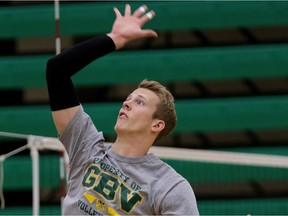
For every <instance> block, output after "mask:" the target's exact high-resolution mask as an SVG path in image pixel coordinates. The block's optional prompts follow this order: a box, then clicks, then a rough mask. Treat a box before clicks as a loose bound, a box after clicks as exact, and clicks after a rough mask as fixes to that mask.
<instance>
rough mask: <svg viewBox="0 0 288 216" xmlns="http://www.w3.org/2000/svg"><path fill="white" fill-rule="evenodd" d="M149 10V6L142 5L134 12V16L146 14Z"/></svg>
mask: <svg viewBox="0 0 288 216" xmlns="http://www.w3.org/2000/svg"><path fill="white" fill-rule="evenodd" d="M146 11H147V6H146V5H143V6H141V7H139V8H138V9H137V10H136V11H135V12H134V13H133V16H135V17H141V16H142V15H143V14H145V12H146Z"/></svg>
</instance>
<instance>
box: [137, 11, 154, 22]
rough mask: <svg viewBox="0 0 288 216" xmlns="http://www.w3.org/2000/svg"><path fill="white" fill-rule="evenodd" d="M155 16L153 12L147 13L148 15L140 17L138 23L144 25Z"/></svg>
mask: <svg viewBox="0 0 288 216" xmlns="http://www.w3.org/2000/svg"><path fill="white" fill-rule="evenodd" d="M154 16H155V12H154V11H153V10H152V11H149V12H148V13H146V14H144V15H143V16H142V17H140V23H141V24H142V25H144V24H145V23H146V22H148V21H149V20H151V19H152V18H153V17H154Z"/></svg>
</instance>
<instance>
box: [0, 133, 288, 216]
mask: <svg viewBox="0 0 288 216" xmlns="http://www.w3.org/2000/svg"><path fill="white" fill-rule="evenodd" d="M0 136H11V137H14V138H21V139H26V140H27V145H23V146H22V147H20V148H19V149H15V150H13V151H11V152H8V153H6V154H4V155H1V156H0V161H1V167H2V171H1V178H0V188H1V189H2V190H1V189H0V190H1V191H2V192H1V193H0V194H1V196H0V198H1V205H2V208H3V210H0V214H1V213H4V214H13V215H16V214H18V213H19V212H22V213H23V214H29V211H24V210H23V209H22V208H20V207H17V208H14V210H11V211H9V208H7V209H8V210H7V209H6V208H4V201H5V196H3V188H4V189H5V188H7V187H8V189H9V187H10V189H11V188H12V187H14V189H15V188H16V189H17V187H18V186H17V185H13V184H12V183H13V181H15V179H13V176H15V175H14V174H15V173H13V172H15V171H14V170H13V171H12V169H9V168H8V169H6V168H7V167H9V166H10V167H11V166H12V165H11V164H10V165H9V161H10V160H11V161H14V163H15V164H14V166H16V167H19V169H20V171H21V169H26V170H25V173H29V174H30V175H31V178H30V180H31V185H32V188H31V190H32V194H33V203H32V206H30V209H32V210H31V213H32V214H33V215H39V214H46V215H47V214H50V215H51V214H60V213H61V204H62V202H61V201H62V199H63V196H64V195H65V192H63V191H65V188H64V187H65V183H64V182H65V181H66V176H67V174H65V173H67V172H68V169H67V168H68V166H67V161H68V157H67V155H66V154H64V153H65V151H64V148H63V146H62V144H61V143H60V142H59V141H58V139H56V138H51V137H41V136H34V135H22V134H13V133H7V132H0ZM25 149H26V150H27V149H29V151H30V155H29V156H30V157H31V159H30V161H31V163H30V165H29V166H25V164H24V161H26V162H25V163H27V157H26V159H25V160H24V159H23V160H21V159H19V160H15V158H17V154H18V153H19V152H21V151H24V150H25ZM283 149H285V147H283ZM47 151H48V153H47ZM43 152H44V153H43ZM45 152H46V153H45ZM51 152H52V153H51ZM53 152H59V154H58V153H57V154H54V153H53ZM150 152H152V153H154V154H155V155H156V156H158V157H159V158H161V159H162V160H164V161H165V162H167V163H168V164H169V165H171V166H172V167H173V168H174V169H175V170H176V171H177V172H179V173H180V174H181V175H183V176H184V177H185V178H186V179H187V180H188V181H189V182H190V183H191V185H192V187H193V189H194V192H195V195H196V197H197V202H198V207H199V211H200V214H202V215H215V214H217V215H248V214H251V215H263V214H266V215H267V214H270V215H287V213H288V205H287V203H288V156H285V154H283V155H282V156H279V155H271V154H256V153H243V152H242V153H240V152H225V151H211V150H196V149H181V148H168V147H158V146H155V147H152V148H151V150H150ZM65 155H66V156H65ZM13 158H14V159H13ZM17 163H18V164H17ZM43 163H44V164H43ZM6 165H7V166H6ZM53 167H54V168H55V167H56V168H57V169H54V168H53ZM48 168H49V169H51V172H48V171H47V170H48ZM28 169H30V171H28ZM22 171H23V172H24V170H22ZM3 173H5V175H4V176H3ZM20 173H21V172H20ZM20 176H21V175H20ZM20 178H21V177H20ZM3 180H4V181H3ZM23 180H24V179H23ZM5 184H6V185H5ZM24 186H25V185H24ZM46 187H52V188H54V192H55V188H57V189H56V190H58V192H57V193H58V194H59V196H57V197H58V199H59V201H58V206H56V210H55V206H54V207H52V206H41V197H45V196H46V193H47V189H45V188H46ZM43 188H44V189H43ZM4 195H5V193H4ZM45 208H46V211H43V209H45ZM53 208H54V210H53ZM17 209H18V210H17ZM47 209H48V210H47ZM1 211H2V212H1Z"/></svg>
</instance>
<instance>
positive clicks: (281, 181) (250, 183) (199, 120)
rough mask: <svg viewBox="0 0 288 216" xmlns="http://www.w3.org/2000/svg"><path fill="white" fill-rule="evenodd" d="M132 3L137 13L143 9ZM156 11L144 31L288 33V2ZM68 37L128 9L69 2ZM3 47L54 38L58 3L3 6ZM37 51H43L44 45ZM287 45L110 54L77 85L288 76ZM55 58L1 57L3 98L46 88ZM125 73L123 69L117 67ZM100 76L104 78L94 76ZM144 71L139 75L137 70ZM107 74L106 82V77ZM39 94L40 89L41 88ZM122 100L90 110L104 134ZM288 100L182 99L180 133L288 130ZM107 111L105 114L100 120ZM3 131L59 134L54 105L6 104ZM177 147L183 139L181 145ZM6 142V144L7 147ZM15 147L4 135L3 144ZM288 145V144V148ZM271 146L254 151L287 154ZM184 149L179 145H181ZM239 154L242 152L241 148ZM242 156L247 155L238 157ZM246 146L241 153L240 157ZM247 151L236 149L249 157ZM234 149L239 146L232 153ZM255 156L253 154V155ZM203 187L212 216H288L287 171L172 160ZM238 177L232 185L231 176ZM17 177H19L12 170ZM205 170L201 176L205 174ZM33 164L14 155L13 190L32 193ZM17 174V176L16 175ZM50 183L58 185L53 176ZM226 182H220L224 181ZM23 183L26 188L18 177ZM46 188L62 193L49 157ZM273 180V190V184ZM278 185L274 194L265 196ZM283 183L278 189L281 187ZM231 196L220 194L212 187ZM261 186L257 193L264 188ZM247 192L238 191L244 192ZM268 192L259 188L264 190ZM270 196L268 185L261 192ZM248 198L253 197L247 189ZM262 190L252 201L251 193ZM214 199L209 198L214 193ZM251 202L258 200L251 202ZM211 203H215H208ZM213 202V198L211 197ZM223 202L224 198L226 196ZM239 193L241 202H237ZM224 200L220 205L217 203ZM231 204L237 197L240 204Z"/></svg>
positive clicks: (165, 6) (287, 148)
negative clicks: (47, 70)
mask: <svg viewBox="0 0 288 216" xmlns="http://www.w3.org/2000/svg"><path fill="white" fill-rule="evenodd" d="M142 4H143V2H141V1H134V2H131V6H132V8H136V7H138V6H140V5H142ZM145 4H147V5H148V6H149V8H153V9H154V10H155V11H156V14H157V15H156V17H155V19H153V20H152V21H151V22H150V23H148V24H147V26H145V28H146V27H147V28H153V29H155V30H156V31H157V32H159V34H161V33H167V32H174V31H177V32H181V31H188V32H189V31H191V32H193V31H205V30H219V31H221V30H223V29H247V28H273V27H283V28H286V27H287V26H288V15H287V11H288V2H284V1H251V2H250V1H242V2H241V1H235V2H229V1H215V2H214V1H183V2H177V1H171V2H161V1H151V2H145ZM60 5H61V8H60V13H61V16H60V17H61V22H60V23H61V35H62V37H66V38H67V37H75V38H81V37H91V36H94V35H97V34H102V33H106V32H109V31H110V28H111V25H112V23H113V20H114V12H113V9H112V8H113V7H114V6H116V7H118V8H120V9H123V8H124V5H125V3H124V2H83V3H79V2H78V3H69V2H63V3H62V2H61V3H60ZM0 29H1V31H0V42H1V41H4V42H5V41H7V40H8V41H17V40H19V39H37V38H52V39H53V37H54V34H55V27H54V5H53V3H52V2H50V3H48V2H47V3H41V4H32V3H30V4H23V5H21V4H20V5H17V4H16V5H9V6H1V5H0ZM35 46H37V44H36V45H35ZM287 53H288V40H287V41H285V42H283V43H269V44H264V43H262V44H257V43H256V44H249V43H247V44H244V45H239V44H237V45H232V46H224V45H223V46H209V45H206V46H198V47H181V48H179V47H177V48H170V49H155V48H154V49H151V50H150V49H135V50H126V51H123V52H122V51H121V53H119V52H117V53H116V52H115V53H111V54H110V55H108V56H106V57H105V58H101V59H99V60H98V61H97V62H94V63H92V64H91V65H89V66H88V67H86V68H84V69H83V72H82V73H81V74H77V75H76V76H75V77H74V78H73V79H74V81H75V83H76V85H77V87H79V88H90V87H95V86H96V87H111V86H114V85H115V86H116V85H122V86H125V85H129V84H137V83H138V82H139V81H141V80H142V79H144V78H148V79H155V80H158V81H160V82H163V83H165V84H166V83H167V84H172V85H173V84H176V83H181V82H191V83H195V82H196V83H199V82H200V83H201V82H209V81H212V82H213V81H216V82H217V81H225V82H229V81H231V82H232V81H235V80H261V79H275V78H277V79H279V78H280V79H284V80H285V79H287V76H288V55H287ZM51 56H52V55H51V53H39V54H30V55H28V54H27V55H22V54H21V55H20V54H19V55H18V54H17V53H16V54H15V55H10V54H9V55H2V56H0V92H4V94H5V93H6V92H9V91H11V92H13V91H24V90H27V89H34V88H36V89H37V88H40V89H46V81H45V68H46V62H47V60H48V59H49V58H50V57H51ZM116 69H117V70H116ZM98 71H99V73H101V76H95V73H97V72H98ZM135 71H137V73H135ZM99 77H101V79H99ZM35 91H37V90H35ZM120 106H121V102H120V101H113V102H93V103H83V107H84V109H85V110H86V111H87V112H88V113H89V114H90V115H91V117H92V119H93V120H94V121H95V122H96V124H97V127H98V128H99V129H100V130H102V131H103V132H104V135H107V136H111V137H113V136H115V132H114V130H113V127H114V123H115V120H116V116H117V113H118V111H119V108H120ZM287 107H288V95H287V93H285V92H284V93H281V94H261V95H246V96H239V95H232V96H231V95H229V97H200V98H185V99H177V98H176V108H177V113H178V124H177V127H176V129H175V131H174V132H173V134H172V136H174V137H176V138H177V137H179V136H181V135H183V134H198V135H199V134H200V135H203V134H205V133H230V132H231V133H232V132H235V131H236V132H239V131H240V132H243V133H250V132H254V131H286V130H288V112H287ZM99 113H101V115H99ZM0 126H1V127H0V131H8V132H14V133H23V134H34V135H41V136H52V137H55V136H56V130H55V128H54V124H53V121H52V118H51V113H50V109H49V105H48V101H46V103H44V104H43V103H42V104H33V103H31V104H25V103H23V104H20V105H19V104H17V105H8V106H7V105H5V106H1V107H0ZM175 140H176V139H175ZM2 142H3V143H2ZM9 142H14V140H13V139H12V140H11V138H9V139H7V138H5V137H0V146H1V145H2V146H3V145H7V143H9ZM287 144H288V143H287ZM287 144H286V145H282V146H271V147H273V150H274V151H271V149H268V150H265V152H264V150H263V148H261V147H259V148H258V146H257V143H256V144H255V146H253V152H256V153H257V152H258V153H263V152H264V153H265V154H269V153H271V154H273V153H272V152H274V153H275V152H278V153H279V154H281V155H287V154H288V145H287ZM175 145H176V146H177V143H175ZM238 147H239V146H238ZM239 149H240V150H239ZM241 149H242V150H241ZM243 149H245V148H244V147H243V148H242V147H241V146H240V147H239V148H238V149H237V150H236V149H235V151H240V152H241V151H244V152H245V151H247V152H249V149H245V150H243ZM230 150H231V151H233V148H230ZM250 150H251V149H250ZM278 153H275V154H278ZM166 161H167V163H169V164H170V165H171V166H172V167H174V168H175V169H176V170H177V171H178V172H179V173H181V174H182V175H183V176H185V177H186V178H187V179H188V180H189V182H190V183H191V184H192V186H193V187H194V186H195V188H194V189H195V193H196V196H197V195H198V194H197V193H198V192H199V197H200V198H199V200H198V205H199V210H200V213H201V214H203V215H212V214H218V215H227V214H230V215H231V214H237V215H242V214H245V215H247V214H252V215H253V214H258V215H261V214H277V215H285V214H287V213H288V205H287V202H288V194H287V189H284V190H282V192H281V193H280V192H279V190H280V189H279V187H280V186H283V187H287V182H288V170H287V169H280V168H279V169H274V168H273V169H272V168H255V167H248V166H235V165H225V164H213V163H212V164H211V163H204V162H203V163H201V162H187V161H181V160H180V161H179V160H166ZM233 169H234V170H235V171H234V172H232V174H231V175H230V176H229V178H227V176H225V174H226V173H227V172H231V170H233ZM9 170H14V171H15V172H13V173H12V172H9ZM199 170H200V172H198V171H199ZM31 172H32V171H31V159H30V156H29V155H21V156H15V157H12V158H9V159H7V160H6V161H5V162H4V174H5V179H4V192H5V193H6V192H7V193H9V192H11V191H12V192H13V191H17V190H31V189H32V184H31V181H32V180H31V179H32V175H31ZM15 173H17V176H16V178H15ZM47 176H48V177H49V178H47ZM215 176H217V178H216V177H215ZM19 178H21V179H22V180H21V181H18V179H19ZM40 181H41V184H40V185H41V187H42V188H41V189H47V188H52V189H55V188H57V187H58V186H59V183H60V182H59V158H58V156H56V155H49V154H45V155H44V156H41V157H40ZM272 183H273V185H272ZM267 184H269V185H268V186H269V187H268V189H271V188H272V189H273V188H274V189H273V190H274V191H272V192H271V191H264V192H263V191H260V192H259V191H258V192H259V193H258V195H259V194H261V192H262V194H263V197H261V198H259V197H257V194H254V189H255V187H256V188H257V189H259V188H260V189H261V188H262V186H265V185H267ZM275 184H276V185H277V184H278V185H279V187H276V186H274V185H275ZM223 185H231V187H228V189H226V190H223V193H228V192H227V191H229V190H230V189H231V191H230V193H229V194H228V195H227V194H226V195H225V194H224V195H223V194H221V191H216V192H215V194H214V195H213V194H212V195H211V193H212V192H211V191H210V193H208V192H207V191H205V188H208V189H209V188H212V189H215V188H217V187H218V188H222V187H223ZM255 185H256V186H255ZM238 186H239V188H240V189H241V188H242V189H243V188H244V189H245V188H246V189H247V191H246V193H247V194H248V195H247V194H246V195H245V194H244V195H241V194H242V193H245V192H243V191H240V189H239V190H238V191H235V195H234V194H233V192H234V191H233V190H234V189H233V188H235V187H238ZM260 189H259V190H260ZM262 189H263V188H262ZM244 191H245V190H244ZM252 192H253V194H252ZM207 194H208V195H207ZM249 195H251V198H249V197H248V196H249ZM205 196H206V197H205ZM211 196H212V198H211ZM217 196H219V197H220V198H219V199H217ZM233 196H238V197H233ZM215 197H216V198H215ZM231 197H232V198H231ZM40 212H41V214H59V213H60V212H61V211H60V207H59V206H52V205H51V206H45V205H44V206H43V207H41V211H40ZM31 213H32V209H31V208H30V207H25V206H12V207H9V206H8V207H7V208H6V209H4V210H0V215H15V214H31Z"/></svg>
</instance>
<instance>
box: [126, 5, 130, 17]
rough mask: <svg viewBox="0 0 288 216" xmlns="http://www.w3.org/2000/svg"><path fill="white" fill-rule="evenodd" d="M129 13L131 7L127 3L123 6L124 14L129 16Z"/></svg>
mask: <svg viewBox="0 0 288 216" xmlns="http://www.w3.org/2000/svg"><path fill="white" fill-rule="evenodd" d="M130 15H131V7H130V5H129V4H126V6H125V16H130Z"/></svg>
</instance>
